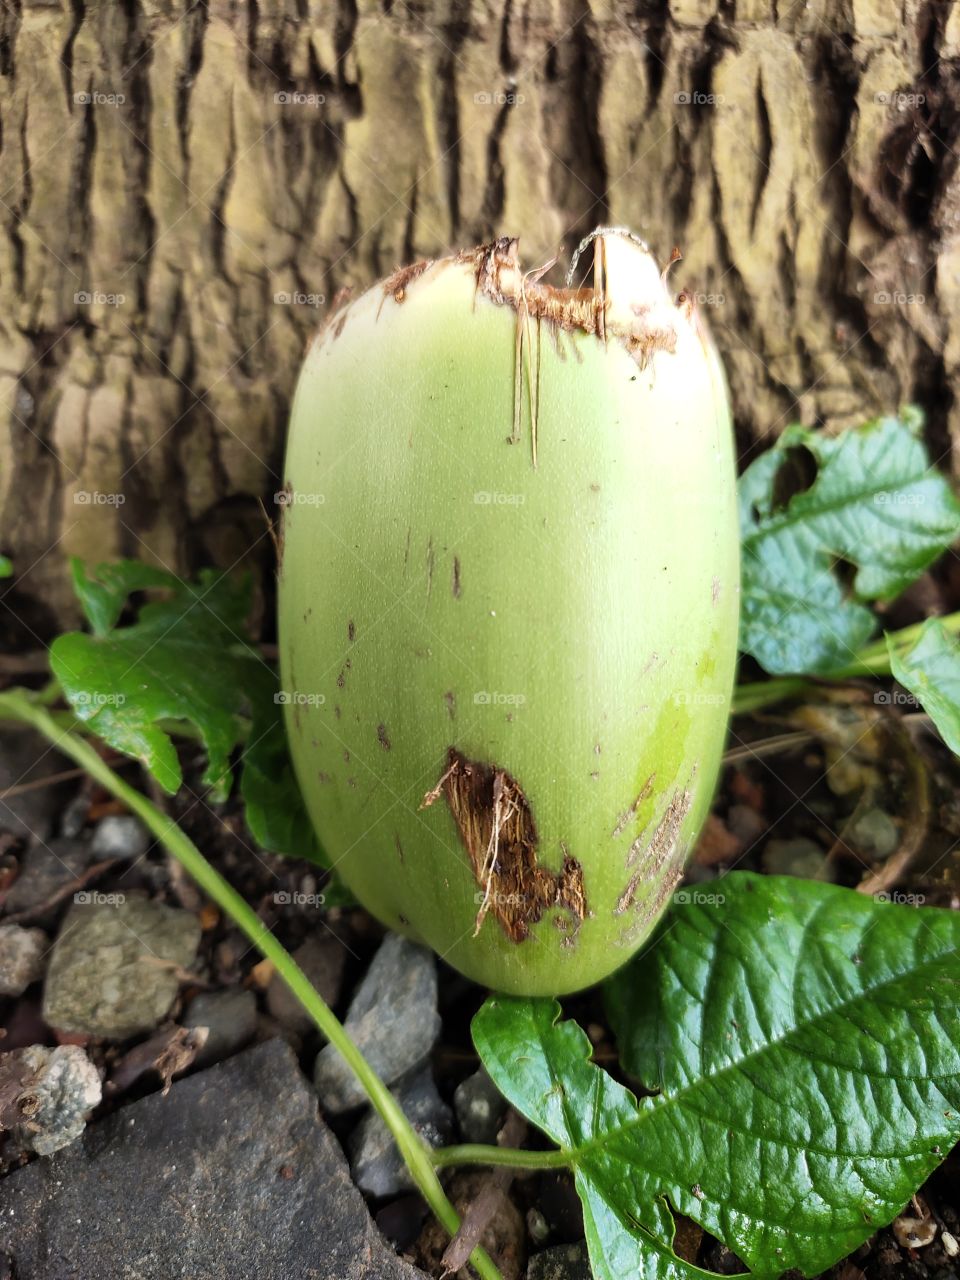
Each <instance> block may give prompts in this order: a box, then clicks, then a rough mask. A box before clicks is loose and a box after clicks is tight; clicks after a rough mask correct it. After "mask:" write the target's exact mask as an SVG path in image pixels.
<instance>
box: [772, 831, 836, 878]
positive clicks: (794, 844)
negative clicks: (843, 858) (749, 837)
mask: <svg viewBox="0 0 960 1280" xmlns="http://www.w3.org/2000/svg"><path fill="white" fill-rule="evenodd" d="M761 861H762V862H763V869H764V871H766V873H767V874H768V875H771V876H799V877H800V878H801V879H804V880H822V879H827V880H829V879H832V878H833V877H832V876H830V875H829V867H828V866H827V855H826V853H825V852H824V850H823V849H822V848H821V847H820V845H818V844H816V843H815V842H814V841H813V840H808V839H807V838H806V836H798V837H797V838H796V839H795V840H768V841H767V843H766V844H765V845H764V848H763V855H762V858H761Z"/></svg>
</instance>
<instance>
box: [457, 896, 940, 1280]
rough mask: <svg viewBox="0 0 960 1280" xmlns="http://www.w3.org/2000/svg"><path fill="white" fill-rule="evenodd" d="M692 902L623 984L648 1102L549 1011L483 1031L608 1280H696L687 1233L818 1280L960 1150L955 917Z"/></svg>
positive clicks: (817, 902)
mask: <svg viewBox="0 0 960 1280" xmlns="http://www.w3.org/2000/svg"><path fill="white" fill-rule="evenodd" d="M716 888H717V891H716V892H715V893H712V894H708V893H704V892H700V891H695V890H691V891H690V893H689V895H688V899H689V900H688V902H687V904H686V905H683V906H680V907H676V908H674V910H673V912H672V913H671V915H670V916H669V917H668V919H667V921H666V922H665V926H664V927H663V928H662V931H661V933H660V934H659V935H658V939H657V941H656V943H655V944H654V946H653V947H652V949H651V950H650V951H649V953H648V954H647V955H646V956H645V957H643V958H640V959H638V960H636V961H634V962H633V963H631V964H630V965H629V966H628V967H627V968H626V969H625V970H623V971H621V973H620V974H619V975H617V977H616V978H614V979H613V981H612V983H611V984H610V986H609V1006H610V1012H611V1020H612V1023H613V1026H614V1030H615V1031H616V1034H617V1037H618V1042H619V1045H620V1050H621V1056H622V1060H623V1064H624V1066H625V1068H626V1069H627V1070H628V1071H629V1072H631V1073H632V1074H634V1075H636V1076H637V1077H638V1078H640V1079H641V1080H642V1081H643V1083H644V1085H645V1086H646V1087H647V1088H648V1089H650V1090H655V1091H656V1092H655V1093H654V1094H653V1095H652V1096H647V1097H643V1098H641V1099H639V1100H637V1099H636V1098H635V1097H634V1095H633V1094H632V1093H630V1092H629V1091H628V1090H627V1089H626V1088H624V1087H623V1086H622V1085H620V1084H619V1083H617V1082H616V1081H614V1080H613V1079H612V1078H611V1077H610V1076H609V1075H607V1074H606V1072H604V1071H602V1070H601V1069H600V1068H599V1067H597V1066H595V1065H594V1064H592V1063H590V1062H589V1061H588V1055H589V1053H590V1044H589V1041H588V1040H587V1037H586V1036H585V1035H584V1033H583V1032H582V1031H581V1029H580V1028H579V1027H578V1026H577V1025H576V1024H575V1023H573V1022H560V1021H557V1018H558V1015H559V1007H558V1006H557V1005H556V1003H555V1002H553V1001H549V1000H512V999H508V998H502V997H496V998H493V999H491V1000H489V1001H488V1002H487V1003H486V1004H485V1005H484V1007H483V1008H482V1009H481V1010H480V1012H479V1013H478V1014H477V1016H476V1018H475V1019H474V1024H473V1035H474V1041H475V1043H476V1046H477V1049H478V1051H479V1053H480V1056H481V1058H482V1059H483V1062H484V1065H485V1066H486V1068H487V1070H488V1071H489V1072H490V1074H491V1076H492V1077H493V1079H494V1081H495V1082H496V1084H497V1086H498V1088H500V1090H501V1091H502V1092H503V1093H504V1094H505V1095H506V1097H507V1098H508V1099H509V1100H510V1102H511V1103H512V1104H513V1105H514V1106H515V1107H516V1108H517V1109H518V1110H520V1111H521V1112H522V1113H523V1114H524V1115H525V1116H527V1117H528V1118H529V1119H530V1120H531V1121H533V1122H534V1123H535V1124H537V1125H538V1126H539V1127H540V1128H541V1129H543V1130H544V1132H546V1133H547V1134H548V1135H549V1136H550V1137H551V1138H552V1139H553V1140H554V1142H556V1143H558V1144H559V1145H560V1146H561V1147H563V1148H565V1149H566V1150H567V1151H568V1152H569V1153H570V1157H571V1162H572V1164H573V1168H574V1173H575V1180H576V1186H577V1191H578V1193H579V1195H580V1198H581V1200H582V1202H583V1206H584V1221H585V1226H586V1234H587V1242H588V1246H589V1250H590V1259H591V1264H592V1266H593V1270H594V1275H595V1277H597V1280H620V1277H623V1276H627V1275H629V1276H641V1277H645V1278H647V1280H693V1277H702V1276H703V1274H704V1273H703V1272H702V1271H700V1270H699V1269H698V1268H696V1267H694V1266H692V1265H690V1264H688V1263H685V1262H683V1261H682V1260H681V1259H679V1258H678V1257H676V1255H675V1254H674V1253H673V1249H672V1242H673V1233H674V1223H673V1217H672V1212H671V1210H672V1211H675V1212H680V1213H684V1214H686V1215H688V1216H689V1217H690V1218H692V1219H694V1220H695V1221H696V1222H699V1223H700V1224H701V1225H702V1226H703V1227H704V1228H706V1229H707V1230H708V1231H710V1232H711V1233H712V1234H714V1235H715V1236H717V1237H718V1238H719V1239H720V1240H722V1241H723V1242H724V1243H725V1244H726V1245H727V1246H728V1247H729V1248H731V1249H732V1250H734V1252H736V1253H737V1254H738V1255H739V1256H740V1257H741V1258H743V1260H744V1261H745V1262H746V1263H747V1264H748V1265H749V1266H750V1267H751V1269H752V1271H753V1273H754V1274H755V1275H758V1276H763V1277H773V1276H779V1275H780V1274H781V1273H782V1272H784V1271H786V1270H787V1269H788V1268H791V1267H796V1268H799V1269H800V1270H801V1271H803V1272H804V1273H805V1274H807V1275H810V1274H814V1273H816V1272H819V1271H821V1270H823V1269H825V1268H826V1267H828V1266H830V1265H831V1264H832V1263H833V1262H835V1261H836V1260H837V1259H839V1258H842V1257H845V1256H846V1255H847V1254H849V1253H850V1252H851V1251H852V1250H853V1249H855V1248H856V1247H857V1246H858V1245H859V1244H860V1243H861V1242H862V1241H864V1240H866V1239H867V1238H869V1236H871V1235H872V1234H873V1233H874V1232H875V1231H876V1230H877V1228H878V1227H879V1226H881V1225H883V1224H885V1223H888V1222H890V1221H891V1220H892V1219H893V1218H894V1217H895V1216H896V1214H897V1213H898V1212H899V1211H900V1210H901V1209H902V1207H903V1205H904V1204H905V1203H906V1202H907V1201H908V1199H909V1198H910V1196H911V1194H912V1193H913V1191H914V1190H915V1189H916V1188H917V1187H918V1186H919V1185H920V1184H921V1183H922V1182H923V1181H924V1179H925V1178H926V1177H927V1176H928V1175H929V1173H930V1172H931V1170H932V1169H934V1168H935V1167H936V1165H937V1164H938V1163H939V1162H940V1161H941V1160H942V1159H943V1157H944V1155H945V1154H946V1153H947V1152H948V1151H949V1149H950V1148H951V1146H952V1145H953V1144H954V1142H956V1140H957V1138H958V1136H960V1000H958V995H960V957H958V951H957V948H958V944H960V915H958V914H956V913H953V912H949V911H940V910H933V909H923V910H913V909H909V908H907V907H904V906H899V907H898V906H893V905H890V904H889V903H881V902H879V901H874V900H873V899H871V898H867V897H865V896H864V895H862V894H857V893H854V892H853V891H851V890H846V889H840V888H837V887H836V886H833V885H824V884H818V883H814V882H811V881H800V880H797V879H795V878H792V877H781V878H774V877H766V876H755V875H748V874H736V875H731V876H727V877H726V878H725V879H724V880H723V881H721V882H719V883H718V885H717V886H716Z"/></svg>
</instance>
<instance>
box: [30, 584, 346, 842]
mask: <svg viewBox="0 0 960 1280" xmlns="http://www.w3.org/2000/svg"><path fill="white" fill-rule="evenodd" d="M72 569H73V578H74V584H75V586H76V589H77V594H78V596H79V597H80V600H81V603H82V605H83V609H84V612H85V614H86V616H87V618H88V620H89V622H90V625H91V627H92V628H93V631H94V634H93V635H86V634H83V633H80V632H71V633H69V634H67V635H63V636H60V637H59V638H58V639H57V640H56V641H54V644H53V646H52V648H51V666H52V668H53V671H54V674H55V675H56V676H57V678H58V679H59V681H60V683H61V685H62V687H63V690H64V693H65V695H66V697H67V700H68V701H69V703H70V706H71V708H72V709H73V711H74V713H75V714H76V715H77V716H78V717H79V718H80V719H81V720H84V721H85V722H86V723H87V724H88V725H89V726H90V727H91V728H92V729H93V730H94V731H95V732H96V733H97V734H98V735H99V736H100V737H101V738H103V740H104V741H105V742H107V743H109V744H110V745H111V746H112V747H115V748H116V749H117V750H118V751H122V752H124V753H125V754H127V755H131V756H134V757H135V758H136V759H137V760H139V761H140V762H141V763H142V764H143V765H144V767H145V768H146V769H148V770H149V771H150V772H151V773H152V774H153V776H154V777H155V778H156V779H157V781H158V782H159V783H160V785H161V786H162V787H163V788H164V790H165V791H167V792H169V793H171V794H172V793H173V792H175V791H177V790H178V789H179V787H180V785H181V783H182V781H183V778H182V773H181V769H180V761H179V759H178V756H177V751H176V748H175V746H174V743H173V740H172V738H171V733H170V731H171V729H172V728H173V727H174V725H173V724H172V723H171V722H179V724H180V725H181V726H183V727H184V729H186V728H188V727H189V726H193V730H194V731H195V732H196V733H198V734H199V736H200V738H201V739H202V741H203V743H204V746H205V747H206V749H207V769H206V772H205V773H204V781H205V782H206V783H207V784H208V785H210V786H211V787H212V788H213V792H214V796H215V798H223V797H225V796H226V794H227V793H228V792H229V790H230V786H231V783H232V773H231V768H230V756H231V754H232V752H233V751H234V749H235V748H236V747H238V746H239V745H240V744H241V743H244V744H245V746H244V751H243V753H242V756H241V763H242V772H241V785H240V792H241V796H242V799H243V801H244V807H245V818H246V822H247V825H248V827H249V828H250V831H251V834H252V835H253V837H254V839H255V840H256V841H257V842H258V843H259V844H260V845H262V846H263V848H265V849H270V850H272V851H273V852H275V853H285V854H293V855H296V856H298V857H303V858H310V859H312V860H313V861H315V862H319V863H320V864H321V865H325V863H324V859H323V857H322V855H321V852H320V850H319V847H318V845H317V841H316V837H315V836H314V834H313V829H312V826H311V824H310V821H309V819H308V817H307V814H306V810H305V809H304V806H303V800H302V798H301V796H300V791H299V788H298V787H297V783H296V779H295V777H294V773H293V766H292V764H291V762H290V758H289V754H288V751H287V744H286V735H285V732H284V728H283V723H282V719H281V715H280V708H279V705H278V698H279V689H280V685H279V677H278V676H277V674H276V672H275V671H274V670H273V669H272V668H271V667H269V666H268V665H267V664H266V663H265V662H264V661H263V659H262V658H261V656H260V654H259V652H258V651H257V649H256V648H255V647H254V646H253V645H252V644H251V643H250V642H249V638H248V631H247V615H248V613H249V610H250V591H249V584H248V583H247V582H237V581H234V580H231V579H229V578H227V577H225V576H223V575H220V574H217V573H214V572H212V571H207V572H204V573H201V575H200V577H199V580H198V581H197V582H196V583H186V582H181V581H180V580H179V579H178V578H176V577H175V576H174V575H173V574H169V573H166V572H165V571H163V570H161V569H156V568H154V567H152V566H150V565H142V564H139V563H137V562H136V561H122V562H120V563H118V564H107V565H98V566H97V568H96V570H95V571H94V573H93V574H88V573H87V571H86V569H85V568H84V566H83V564H82V563H80V562H79V561H74V562H73V565H72ZM146 588H166V592H165V598H164V599H162V600H154V601H151V602H150V603H148V604H145V605H144V606H143V607H142V608H141V609H140V611H139V614H138V617H137V620H136V622H134V623H133V624H131V625H130V626H126V627H120V628H117V626H116V623H117V621H118V619H119V618H120V615H121V614H122V612H123V610H124V608H125V606H126V604H127V602H128V598H129V595H130V593H131V592H135V591H141V590H144V589H146Z"/></svg>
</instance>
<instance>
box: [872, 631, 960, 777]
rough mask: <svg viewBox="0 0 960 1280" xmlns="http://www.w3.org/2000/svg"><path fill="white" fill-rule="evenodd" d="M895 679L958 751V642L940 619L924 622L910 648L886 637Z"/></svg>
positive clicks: (959, 729)
mask: <svg viewBox="0 0 960 1280" xmlns="http://www.w3.org/2000/svg"><path fill="white" fill-rule="evenodd" d="M887 648H888V650H889V653H890V670H891V671H892V672H893V676H894V679H896V680H898V681H899V682H900V684H902V685H903V687H904V688H905V689H909V690H910V692H911V693H912V694H913V695H914V697H916V699H917V700H918V701H919V703H920V705H921V706H922V707H923V709H924V711H926V713H927V714H928V715H929V717H930V719H931V720H932V721H933V723H934V724H935V725H936V726H937V729H938V731H939V733H940V736H941V737H942V738H943V740H944V742H945V743H946V744H947V746H948V747H949V748H950V750H951V751H953V752H954V753H955V754H956V755H960V644H958V643H957V640H956V637H954V636H951V635H950V634H949V633H948V632H947V630H946V628H945V627H944V626H943V624H942V623H941V622H939V621H938V620H937V619H936V618H931V619H930V620H929V621H928V622H926V623H924V626H923V629H922V630H921V632H920V635H919V636H918V637H917V640H916V642H915V643H914V644H913V645H912V646H911V648H909V649H907V650H906V651H904V650H902V649H898V648H897V646H896V645H895V644H893V643H892V642H891V640H890V637H889V636H888V637H887Z"/></svg>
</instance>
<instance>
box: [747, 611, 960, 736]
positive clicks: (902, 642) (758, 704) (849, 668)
mask: <svg viewBox="0 0 960 1280" xmlns="http://www.w3.org/2000/svg"><path fill="white" fill-rule="evenodd" d="M938 621H939V623H940V625H941V626H942V627H943V628H944V629H945V630H946V631H948V632H949V633H950V634H951V635H960V613H948V614H946V616H945V617H942V618H939V619H938ZM925 625H926V624H925V623H923V622H918V623H915V624H914V625H913V626H910V627H903V628H902V629H901V630H900V631H889V632H888V633H887V634H886V635H885V636H881V638H880V639H879V640H874V641H872V642H871V643H870V644H868V645H866V646H865V647H864V648H863V649H861V650H860V651H859V653H858V654H857V655H856V657H855V658H854V659H853V661H852V662H849V663H847V664H846V666H843V667H838V668H837V669H836V670H835V671H830V672H827V673H826V674H825V675H823V676H821V677H819V679H820V680H821V682H823V683H828V684H832V683H835V682H836V681H837V680H855V679H858V678H860V679H870V678H877V677H882V676H888V675H890V651H889V649H888V648H887V644H888V642H889V643H890V644H892V645H893V647H894V648H895V649H908V648H909V647H910V646H911V645H912V644H913V643H914V641H915V640H917V639H918V638H919V635H920V632H921V631H922V630H923V628H924V626H925ZM815 684H816V681H814V680H810V679H807V678H805V677H803V676H774V677H773V679H771V680H756V681H753V682H748V683H746V684H738V685H737V687H736V689H735V690H734V694H733V711H734V714H735V715H748V714H750V713H751V712H753V711H760V710H762V709H763V708H764V707H770V706H773V705H774V703H777V702H784V701H785V700H786V699H787V698H793V697H796V696H797V695H798V694H801V693H806V692H807V691H808V690H809V689H811V688H813V687H814V685H815Z"/></svg>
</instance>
